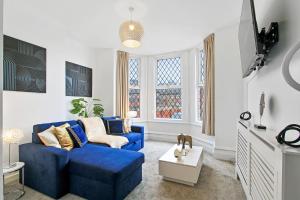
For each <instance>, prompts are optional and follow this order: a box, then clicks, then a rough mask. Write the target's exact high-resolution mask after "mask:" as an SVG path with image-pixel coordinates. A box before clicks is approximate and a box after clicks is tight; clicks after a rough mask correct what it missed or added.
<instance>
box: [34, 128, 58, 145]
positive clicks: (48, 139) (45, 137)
mask: <svg viewBox="0 0 300 200" xmlns="http://www.w3.org/2000/svg"><path fill="white" fill-rule="evenodd" d="M54 128H55V126H51V127H50V128H48V129H46V130H44V131H43V132H40V133H38V136H39V138H40V140H41V141H42V143H43V144H44V145H46V146H49V147H56V148H61V145H60V144H59V141H58V140H57V138H56V136H55V135H54Z"/></svg>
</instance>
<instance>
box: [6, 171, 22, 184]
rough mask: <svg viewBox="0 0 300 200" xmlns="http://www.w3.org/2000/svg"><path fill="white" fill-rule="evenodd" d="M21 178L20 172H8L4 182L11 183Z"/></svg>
mask: <svg viewBox="0 0 300 200" xmlns="http://www.w3.org/2000/svg"><path fill="white" fill-rule="evenodd" d="M18 180H19V172H15V173H11V174H8V175H6V176H5V177H4V183H5V184H9V183H12V182H16V181H18Z"/></svg>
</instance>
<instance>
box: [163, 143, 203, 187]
mask: <svg viewBox="0 0 300 200" xmlns="http://www.w3.org/2000/svg"><path fill="white" fill-rule="evenodd" d="M177 147H178V148H180V146H177V144H175V145H174V146H173V147H172V148H170V149H169V150H168V151H167V152H166V153H165V154H164V155H163V156H162V157H160V159H159V164H158V165H159V174H160V175H161V176H163V178H164V179H165V180H168V181H174V182H177V183H182V184H186V185H190V186H194V185H195V184H196V183H197V181H198V177H199V175H200V171H201V167H202V163H203V148H202V147H199V146H193V148H192V149H190V150H189V152H188V154H187V155H186V156H182V158H181V160H178V159H177V158H175V156H174V150H175V149H176V148H177ZM187 148H189V147H187Z"/></svg>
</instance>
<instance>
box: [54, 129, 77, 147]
mask: <svg viewBox="0 0 300 200" xmlns="http://www.w3.org/2000/svg"><path fill="white" fill-rule="evenodd" d="M67 127H70V124H68V123H66V124H63V125H61V126H58V127H55V128H54V134H55V136H56V137H57V139H58V141H59V144H60V145H61V148H63V149H66V150H68V151H70V150H71V149H73V147H74V144H73V141H72V139H71V137H70V135H69V133H68V131H67V129H66V128H67Z"/></svg>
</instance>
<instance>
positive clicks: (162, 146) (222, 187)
mask: <svg viewBox="0 0 300 200" xmlns="http://www.w3.org/2000/svg"><path fill="white" fill-rule="evenodd" d="M172 145H173V144H170V143H164V142H154V141H147V142H146V143H145V148H144V149H143V152H144V153H145V158H146V162H145V164H144V165H143V181H142V183H141V184H140V185H138V186H137V187H136V188H135V189H134V190H133V191H132V192H131V193H130V194H129V195H128V196H127V198H126V200H171V199H172V200H183V199H185V200H194V199H195V200H244V199H246V197H245V195H244V192H243V190H242V187H241V184H240V182H239V181H237V180H236V179H235V178H234V165H233V164H232V163H229V162H224V161H219V160H216V159H214V158H213V157H212V156H211V155H209V154H205V156H204V165H203V168H202V170H201V173H200V177H199V180H198V183H197V185H196V186H195V187H190V186H185V185H181V184H177V183H173V182H168V181H164V180H162V178H161V176H159V175H158V158H159V157H160V156H161V155H162V154H163V153H164V152H166V151H167V150H168V149H169V148H170V147H171V146H172ZM13 187H16V184H14V185H6V187H5V189H6V191H9V190H12V189H13ZM25 190H26V194H25V195H24V196H23V197H22V198H21V199H23V200H25V199H26V200H49V199H51V198H49V197H47V196H45V195H43V194H41V193H38V192H36V191H34V190H32V189H30V188H27V187H26V189H25ZM12 196H13V195H9V196H6V199H13V197H12ZM61 199H62V200H71V199H72V200H77V199H82V198H79V197H77V196H75V195H72V194H68V195H66V196H64V197H63V198H61Z"/></svg>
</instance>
